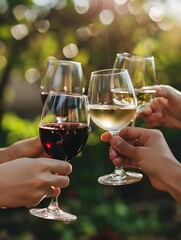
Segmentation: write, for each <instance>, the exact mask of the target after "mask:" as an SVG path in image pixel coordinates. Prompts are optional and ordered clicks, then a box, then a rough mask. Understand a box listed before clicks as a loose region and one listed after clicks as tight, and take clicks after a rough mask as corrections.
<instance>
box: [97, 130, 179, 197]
mask: <svg viewBox="0 0 181 240" xmlns="http://www.w3.org/2000/svg"><path fill="white" fill-rule="evenodd" d="M101 139H102V141H104V142H110V144H111V147H110V149H109V157H110V159H111V160H112V162H113V164H114V165H115V166H123V167H137V168H140V169H141V170H142V171H143V172H144V173H145V174H147V176H148V178H149V180H150V182H151V184H152V185H153V187H154V188H156V189H158V190H162V191H166V192H169V193H170V194H171V195H172V196H174V197H175V198H176V199H178V198H180V200H179V201H181V194H180V190H178V192H179V194H178V192H177V186H178V182H179V181H178V179H176V176H177V177H178V174H177V172H179V174H181V173H180V172H181V164H180V163H179V162H178V161H177V160H176V159H175V157H174V156H173V154H172V153H171V151H170V149H169V147H168V145H167V143H166V141H165V139H164V137H163V135H162V133H161V132H160V131H159V130H153V129H143V128H133V127H127V128H124V129H122V130H121V131H120V133H119V136H113V137H112V136H111V134H110V133H108V132H106V133H104V134H102V135H101ZM179 176H180V175H179ZM179 178H181V177H179ZM178 189H180V187H179V186H178ZM175 195H177V196H175ZM178 196H179V197H178Z"/></svg>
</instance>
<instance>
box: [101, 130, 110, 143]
mask: <svg viewBox="0 0 181 240" xmlns="http://www.w3.org/2000/svg"><path fill="white" fill-rule="evenodd" d="M110 139H111V134H110V133H109V132H105V133H103V134H102V135H101V140H102V141H103V142H109V141H110Z"/></svg>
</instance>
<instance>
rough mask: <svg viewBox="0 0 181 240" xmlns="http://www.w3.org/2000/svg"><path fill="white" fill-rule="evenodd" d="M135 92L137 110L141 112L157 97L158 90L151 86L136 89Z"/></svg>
mask: <svg viewBox="0 0 181 240" xmlns="http://www.w3.org/2000/svg"><path fill="white" fill-rule="evenodd" d="M135 94H136V98H137V112H138V113H140V112H142V111H144V110H145V109H146V108H147V107H149V106H150V105H151V103H152V102H153V100H154V98H155V97H156V90H155V89H150V88H140V89H135Z"/></svg>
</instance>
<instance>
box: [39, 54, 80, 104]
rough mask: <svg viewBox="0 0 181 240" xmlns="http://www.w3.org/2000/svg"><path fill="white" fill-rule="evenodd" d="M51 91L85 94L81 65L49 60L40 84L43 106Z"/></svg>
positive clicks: (53, 59) (73, 62) (67, 61)
mask: <svg viewBox="0 0 181 240" xmlns="http://www.w3.org/2000/svg"><path fill="white" fill-rule="evenodd" d="M49 91H55V92H66V93H77V94H83V93H84V76H83V71H82V65H81V63H80V62H75V61H69V60H57V59H56V58H49V59H48V60H47V62H46V66H45V70H44V73H43V75H42V80H41V84H40V92H41V100H42V103H43V104H44V103H45V100H46V98H47V96H48V93H49Z"/></svg>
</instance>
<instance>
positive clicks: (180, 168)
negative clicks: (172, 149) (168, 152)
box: [165, 162, 181, 205]
mask: <svg viewBox="0 0 181 240" xmlns="http://www.w3.org/2000/svg"><path fill="white" fill-rule="evenodd" d="M165 182H166V185H167V190H168V193H169V194H170V195H171V196H172V197H173V198H174V199H175V200H176V201H177V202H178V203H179V204H180V205H181V185H180V182H181V164H180V163H179V162H178V163H176V164H173V165H172V166H171V167H170V169H168V174H167V180H166V181H165Z"/></svg>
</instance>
